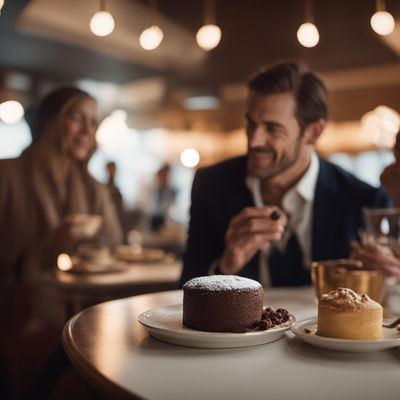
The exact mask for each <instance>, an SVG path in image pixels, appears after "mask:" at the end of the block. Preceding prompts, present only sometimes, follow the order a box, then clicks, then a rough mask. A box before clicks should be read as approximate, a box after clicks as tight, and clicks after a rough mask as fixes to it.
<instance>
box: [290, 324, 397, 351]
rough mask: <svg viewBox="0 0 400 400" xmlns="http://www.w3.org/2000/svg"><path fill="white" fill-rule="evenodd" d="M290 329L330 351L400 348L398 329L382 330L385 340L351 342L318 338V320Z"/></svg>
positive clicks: (301, 337)
mask: <svg viewBox="0 0 400 400" xmlns="http://www.w3.org/2000/svg"><path fill="white" fill-rule="evenodd" d="M290 329H291V330H292V332H293V333H294V334H295V335H296V336H297V337H299V338H300V339H302V340H304V341H305V342H307V343H309V344H311V345H313V346H316V347H321V348H323V349H328V350H336V351H348V352H355V353H362V352H373V351H382V350H386V349H390V348H393V347H397V346H400V332H399V331H398V330H397V329H396V328H392V329H389V328H382V332H383V338H382V339H378V340H350V339H336V338H329V337H324V336H318V335H317V334H316V331H317V319H316V318H313V319H308V320H305V321H300V322H296V323H295V324H293V325H292V326H291V328H290Z"/></svg>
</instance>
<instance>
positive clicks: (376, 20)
mask: <svg viewBox="0 0 400 400" xmlns="http://www.w3.org/2000/svg"><path fill="white" fill-rule="evenodd" d="M394 26H395V23H394V18H393V16H392V14H390V13H388V12H387V11H377V12H376V13H375V14H374V15H373V16H372V17H371V27H372V29H373V30H374V31H375V32H376V33H377V34H378V35H382V36H385V35H389V34H391V33H392V32H393V31H394Z"/></svg>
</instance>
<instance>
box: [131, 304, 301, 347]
mask: <svg viewBox="0 0 400 400" xmlns="http://www.w3.org/2000/svg"><path fill="white" fill-rule="evenodd" d="M138 320H139V322H140V323H141V324H142V325H143V326H144V327H145V328H146V329H147V330H148V331H149V333H150V335H151V336H153V337H155V338H156V339H159V340H162V341H164V342H168V343H172V344H177V345H180V346H188V347H201V348H209V349H223V348H232V347H247V346H255V345H259V344H265V343H269V342H273V341H275V340H278V339H280V338H281V337H282V336H283V335H284V333H285V331H287V330H288V329H289V328H290V325H291V324H292V323H293V322H294V321H295V318H294V317H293V316H292V315H291V316H290V319H289V321H287V322H286V323H284V324H281V325H278V326H276V327H275V328H271V329H268V330H266V331H257V332H248V333H225V332H203V331H196V330H194V329H189V328H186V327H185V326H183V325H182V304H175V305H171V306H166V307H161V308H155V309H153V310H149V311H146V312H144V313H142V314H140V315H139V317H138Z"/></svg>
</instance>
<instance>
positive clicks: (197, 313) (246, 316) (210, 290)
mask: <svg viewBox="0 0 400 400" xmlns="http://www.w3.org/2000/svg"><path fill="white" fill-rule="evenodd" d="M263 300H264V289H263V287H262V286H261V284H260V283H259V282H257V281H255V280H252V279H248V278H243V277H240V276H236V275H212V276H201V277H198V278H193V279H191V280H190V281H188V282H186V283H185V284H184V286H183V324H184V325H185V326H186V327H188V328H191V329H196V330H200V331H206V332H234V333H239V332H246V330H247V329H248V327H250V326H252V325H253V324H254V323H256V322H257V321H259V320H260V319H261V317H262V308H263Z"/></svg>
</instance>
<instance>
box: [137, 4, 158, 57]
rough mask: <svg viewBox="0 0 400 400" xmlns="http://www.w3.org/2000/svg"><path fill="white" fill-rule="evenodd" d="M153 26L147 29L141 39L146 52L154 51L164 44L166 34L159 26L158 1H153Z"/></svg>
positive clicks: (151, 5)
mask: <svg viewBox="0 0 400 400" xmlns="http://www.w3.org/2000/svg"><path fill="white" fill-rule="evenodd" d="M150 7H151V26H150V27H149V28H147V29H145V30H144V31H143V32H142V33H141V34H140V38H139V42H140V45H141V46H142V48H143V49H145V50H154V49H156V48H157V47H158V46H159V45H160V44H161V42H162V40H163V38H164V33H163V31H162V29H161V28H160V27H159V26H158V24H157V19H158V15H157V2H156V0H151V2H150Z"/></svg>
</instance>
